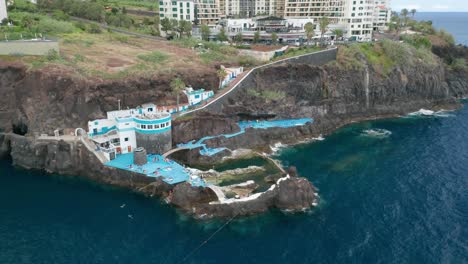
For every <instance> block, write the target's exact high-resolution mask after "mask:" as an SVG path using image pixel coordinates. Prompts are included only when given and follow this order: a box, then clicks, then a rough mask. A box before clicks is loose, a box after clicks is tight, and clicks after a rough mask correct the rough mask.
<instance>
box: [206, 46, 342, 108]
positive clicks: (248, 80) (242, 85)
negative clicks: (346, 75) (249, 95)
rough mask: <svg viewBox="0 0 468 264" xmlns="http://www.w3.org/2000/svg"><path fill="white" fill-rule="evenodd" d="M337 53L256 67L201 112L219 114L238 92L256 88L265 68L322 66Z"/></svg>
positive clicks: (329, 51)
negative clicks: (287, 65) (206, 111)
mask: <svg viewBox="0 0 468 264" xmlns="http://www.w3.org/2000/svg"><path fill="white" fill-rule="evenodd" d="M337 53H338V49H337V48H335V49H329V50H323V51H319V52H315V53H311V54H307V55H301V56H297V57H292V58H287V59H282V60H279V61H275V62H272V63H268V64H265V65H262V66H259V67H256V68H254V69H252V70H251V71H250V73H248V75H246V76H245V77H244V79H243V80H242V81H240V82H239V83H238V84H237V85H236V87H235V88H234V89H233V90H232V91H230V92H229V93H226V94H225V95H224V96H222V97H220V98H218V100H217V101H215V102H213V103H211V104H209V105H207V106H206V107H205V108H204V109H203V110H208V111H212V112H214V113H220V112H222V110H223V105H224V103H225V102H226V100H229V98H230V97H231V96H233V95H235V94H236V93H237V92H238V91H240V90H242V89H248V88H252V87H256V85H257V84H256V80H255V76H256V74H257V73H258V72H260V71H263V70H264V69H265V68H267V67H272V66H275V65H280V64H310V65H317V66H319V65H323V64H326V63H328V62H331V61H334V60H336V55H337Z"/></svg>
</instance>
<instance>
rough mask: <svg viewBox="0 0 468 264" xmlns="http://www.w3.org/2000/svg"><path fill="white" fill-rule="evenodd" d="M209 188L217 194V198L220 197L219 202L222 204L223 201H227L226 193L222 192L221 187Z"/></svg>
mask: <svg viewBox="0 0 468 264" xmlns="http://www.w3.org/2000/svg"><path fill="white" fill-rule="evenodd" d="M207 187H208V188H210V189H211V190H213V192H214V193H215V194H216V196H218V200H219V202H222V201H224V200H226V196H225V195H224V192H223V191H222V190H221V188H220V187H218V186H216V185H208V186H207Z"/></svg>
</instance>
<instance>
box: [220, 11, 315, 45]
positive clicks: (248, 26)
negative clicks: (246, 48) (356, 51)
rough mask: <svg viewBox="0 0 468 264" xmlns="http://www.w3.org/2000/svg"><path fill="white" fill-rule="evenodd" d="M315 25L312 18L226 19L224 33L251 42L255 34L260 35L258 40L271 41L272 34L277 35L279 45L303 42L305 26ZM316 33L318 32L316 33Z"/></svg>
mask: <svg viewBox="0 0 468 264" xmlns="http://www.w3.org/2000/svg"><path fill="white" fill-rule="evenodd" d="M307 23H312V24H314V23H315V20H314V19H312V18H305V17H304V18H279V17H274V16H269V17H257V18H240V19H227V20H226V21H225V25H226V33H227V34H228V35H229V36H230V37H231V38H232V37H234V36H235V35H237V34H238V33H242V36H243V38H244V39H245V40H253V38H254V34H255V32H257V31H258V32H259V33H260V39H261V40H265V41H272V34H273V33H275V34H276V35H277V42H279V43H295V42H297V41H300V40H305V39H306V36H305V29H304V27H305V25H306V24H307ZM317 32H318V31H317Z"/></svg>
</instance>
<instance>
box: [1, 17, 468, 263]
mask: <svg viewBox="0 0 468 264" xmlns="http://www.w3.org/2000/svg"><path fill="white" fill-rule="evenodd" d="M433 20H435V19H433ZM460 27H462V25H461V26H460ZM372 131H376V132H378V133H371V132H372ZM467 131H468V102H465V107H464V108H463V109H461V110H459V111H455V112H450V113H446V114H442V115H438V116H431V117H421V116H419V117H418V116H413V117H409V118H399V119H387V120H379V121H373V122H363V123H359V124H353V125H350V126H347V127H344V128H342V129H340V130H338V131H336V132H335V133H333V134H331V135H329V136H327V137H326V138H325V140H324V141H317V142H312V143H308V144H302V145H298V146H295V147H291V148H285V149H282V150H280V152H279V153H278V154H277V158H278V159H279V160H281V162H282V163H283V164H284V165H285V166H291V165H294V166H296V167H297V169H298V172H299V173H300V174H301V175H302V176H304V177H307V178H308V179H309V180H311V181H312V182H313V183H314V184H315V185H316V186H317V187H318V188H319V193H320V195H321V198H322V200H321V202H320V204H319V207H318V208H316V209H314V210H312V211H311V212H307V213H301V214H285V213H282V212H278V211H272V212H270V213H267V214H264V215H259V216H254V217H249V218H242V219H235V220H234V221H232V222H231V223H230V224H228V225H226V226H224V223H225V222H224V221H209V222H198V221H194V220H193V219H191V218H189V217H186V216H184V215H183V214H181V213H179V212H178V211H177V210H176V209H174V208H172V207H170V206H168V205H166V204H164V203H163V202H160V201H158V200H154V199H148V198H144V197H142V196H140V195H136V194H133V193H129V192H128V191H126V190H122V189H118V188H114V187H108V186H102V185H98V184H94V183H92V182H88V181H84V180H80V179H79V178H73V177H65V176H60V175H52V176H51V175H46V174H45V173H43V172H40V171H28V170H23V169H18V168H14V167H12V166H11V163H10V161H8V160H3V161H0V263H2V264H3V263H6V264H9V263H14V264H16V263H34V264H38V263H67V264H75V263H145V264H147V263H197V264H198V263H201V264H205V263H206V264H211V263H213V264H214V263H226V264H230V263H232V264H238V263H269V264H277V263H278V264H284V263H294V264H296V263H314V264H315V263H411V264H413V263H424V264H430V263H468V228H467V223H468V192H467V190H468V177H467V176H468V174H467V166H468V140H467V138H468V132H467ZM213 234H215V235H214V236H212V235H213ZM211 236H212V237H211ZM210 237H211V239H209V238H210ZM207 240H208V241H207ZM205 241H207V242H206V243H204V242H205Z"/></svg>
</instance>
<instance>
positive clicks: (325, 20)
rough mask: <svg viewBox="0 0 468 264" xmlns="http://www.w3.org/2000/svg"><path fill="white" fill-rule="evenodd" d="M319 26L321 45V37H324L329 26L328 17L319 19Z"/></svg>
mask: <svg viewBox="0 0 468 264" xmlns="http://www.w3.org/2000/svg"><path fill="white" fill-rule="evenodd" d="M319 25H320V33H321V35H320V42H321V43H322V42H323V35H325V33H326V32H327V30H328V25H330V19H328V17H325V16H324V17H322V18H320V21H319Z"/></svg>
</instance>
